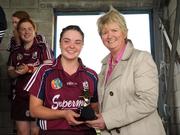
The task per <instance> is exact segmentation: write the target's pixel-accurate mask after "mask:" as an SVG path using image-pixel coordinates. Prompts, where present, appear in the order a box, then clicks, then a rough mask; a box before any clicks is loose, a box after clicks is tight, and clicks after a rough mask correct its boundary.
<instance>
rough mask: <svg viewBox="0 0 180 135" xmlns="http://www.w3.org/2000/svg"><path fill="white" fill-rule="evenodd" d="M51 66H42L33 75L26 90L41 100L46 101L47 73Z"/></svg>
mask: <svg viewBox="0 0 180 135" xmlns="http://www.w3.org/2000/svg"><path fill="white" fill-rule="evenodd" d="M50 65H51V64H42V65H41V66H40V67H39V68H38V69H37V70H36V71H35V72H34V74H33V75H32V77H31V78H30V80H29V82H28V83H27V85H26V86H25V88H24V90H26V91H28V92H29V93H30V95H33V96H35V97H37V98H39V99H41V100H44V95H45V94H44V93H45V85H44V84H45V72H46V70H48V68H49V66H50Z"/></svg>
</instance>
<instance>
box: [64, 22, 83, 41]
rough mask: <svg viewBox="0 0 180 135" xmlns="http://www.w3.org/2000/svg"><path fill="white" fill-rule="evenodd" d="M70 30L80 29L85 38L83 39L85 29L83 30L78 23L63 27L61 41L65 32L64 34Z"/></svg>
mask: <svg viewBox="0 0 180 135" xmlns="http://www.w3.org/2000/svg"><path fill="white" fill-rule="evenodd" d="M68 30H76V31H78V32H79V33H80V34H81V35H82V38H83V40H84V33H83V31H82V30H81V28H80V27H79V26H77V25H69V26H67V27H65V28H63V29H62V32H61V34H60V41H61V39H62V36H63V34H64V33H65V32H66V31H68Z"/></svg>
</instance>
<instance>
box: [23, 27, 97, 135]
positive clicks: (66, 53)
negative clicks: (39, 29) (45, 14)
mask: <svg viewBox="0 0 180 135" xmlns="http://www.w3.org/2000/svg"><path fill="white" fill-rule="evenodd" d="M83 44H84V33H83V32H82V31H81V29H80V28H79V27H78V26H76V25H75V26H74V25H70V26H67V27H65V28H64V29H63V30H62V32H61V34H60V48H61V55H60V56H59V57H58V58H57V59H56V60H55V62H54V63H53V65H47V64H46V65H42V66H41V67H40V68H38V70H37V72H36V73H34V75H33V76H32V78H31V79H30V81H29V83H28V84H27V85H26V87H25V90H27V91H30V94H31V95H30V113H31V115H32V116H34V117H38V118H39V121H38V124H39V127H40V129H41V130H40V134H41V135H96V131H95V129H93V128H90V127H88V126H87V125H86V124H85V122H84V121H79V120H78V119H79V117H80V114H79V113H78V109H79V108H80V107H81V106H82V105H83V104H84V103H85V101H84V99H83V96H84V95H83V91H84V90H85V89H88V90H89V94H90V97H91V99H90V106H91V108H93V109H94V110H95V111H97V110H98V99H97V74H96V73H95V71H93V70H92V69H89V68H87V67H85V66H84V65H83V63H82V61H81V59H80V58H79V54H80V52H81V49H82V47H83ZM87 115H88V114H87Z"/></svg>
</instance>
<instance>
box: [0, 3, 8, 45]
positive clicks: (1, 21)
mask: <svg viewBox="0 0 180 135" xmlns="http://www.w3.org/2000/svg"><path fill="white" fill-rule="evenodd" d="M6 29H7V20H6V15H5V13H4V10H3V9H2V7H1V6H0V43H1V41H2V38H3V36H4V34H5V30H6Z"/></svg>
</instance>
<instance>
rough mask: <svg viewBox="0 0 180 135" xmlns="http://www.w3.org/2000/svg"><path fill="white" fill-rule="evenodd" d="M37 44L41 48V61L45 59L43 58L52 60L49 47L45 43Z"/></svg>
mask: <svg viewBox="0 0 180 135" xmlns="http://www.w3.org/2000/svg"><path fill="white" fill-rule="evenodd" d="M39 46H41V49H42V53H41V58H42V61H45V60H51V61H53V60H54V56H53V53H52V51H51V49H50V48H49V47H48V46H47V45H46V43H39Z"/></svg>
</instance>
